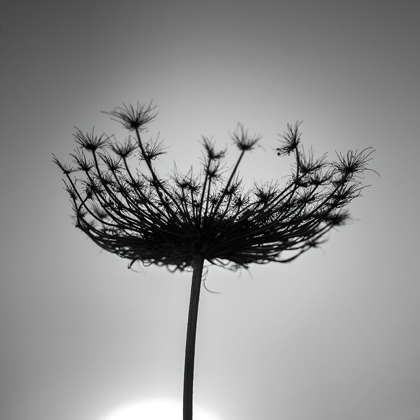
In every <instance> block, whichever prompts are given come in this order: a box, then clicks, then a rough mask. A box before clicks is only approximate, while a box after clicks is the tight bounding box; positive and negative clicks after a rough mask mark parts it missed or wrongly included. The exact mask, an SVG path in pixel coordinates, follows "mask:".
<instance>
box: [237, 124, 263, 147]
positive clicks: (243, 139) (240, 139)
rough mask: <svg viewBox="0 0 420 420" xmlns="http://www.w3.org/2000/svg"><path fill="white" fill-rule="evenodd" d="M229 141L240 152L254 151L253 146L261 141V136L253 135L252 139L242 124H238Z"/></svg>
mask: <svg viewBox="0 0 420 420" xmlns="http://www.w3.org/2000/svg"><path fill="white" fill-rule="evenodd" d="M231 139H232V140H233V142H234V143H235V144H236V146H237V148H238V149H239V150H241V151H244V152H245V151H248V150H252V149H254V147H255V145H256V144H257V143H258V142H259V141H260V140H261V136H259V135H257V134H254V135H253V136H252V137H251V136H250V135H249V134H248V130H245V128H244V126H243V125H242V124H238V126H237V127H236V130H235V131H234V132H233V134H231Z"/></svg>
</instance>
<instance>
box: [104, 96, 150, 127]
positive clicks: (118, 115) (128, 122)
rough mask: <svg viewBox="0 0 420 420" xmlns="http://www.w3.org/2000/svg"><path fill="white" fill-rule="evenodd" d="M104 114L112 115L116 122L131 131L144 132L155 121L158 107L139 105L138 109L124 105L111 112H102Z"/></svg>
mask: <svg viewBox="0 0 420 420" xmlns="http://www.w3.org/2000/svg"><path fill="white" fill-rule="evenodd" d="M102 112H103V113H104V114H108V115H111V116H112V117H114V118H112V119H113V120H114V121H118V122H120V123H121V124H122V125H123V126H124V127H125V128H126V129H127V130H129V131H135V130H139V131H143V130H145V128H146V125H147V124H148V123H149V122H151V121H153V120H154V119H155V118H156V116H157V112H156V106H153V105H152V102H150V103H149V105H140V104H139V103H137V107H136V108H134V106H133V105H126V104H123V106H122V107H117V108H115V109H114V110H113V111H111V112H105V111H102Z"/></svg>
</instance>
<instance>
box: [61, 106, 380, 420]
mask: <svg viewBox="0 0 420 420" xmlns="http://www.w3.org/2000/svg"><path fill="white" fill-rule="evenodd" d="M107 114H109V115H111V116H112V117H113V119H115V120H117V121H119V122H121V123H122V124H123V126H124V127H125V128H126V129H127V130H128V131H129V132H130V133H132V134H131V135H130V137H129V138H128V139H127V140H126V141H125V142H124V143H119V142H118V141H116V140H115V139H114V138H113V137H108V136H106V135H105V134H102V135H97V134H95V133H94V132H93V131H92V132H91V133H86V134H85V133H83V132H82V131H80V130H78V129H77V131H76V134H75V135H74V137H75V140H76V142H77V143H78V145H79V147H78V149H76V151H75V152H74V153H73V154H71V156H72V160H73V166H71V165H68V164H65V163H61V162H60V161H59V160H58V159H57V158H56V157H55V156H54V162H55V163H56V164H57V165H58V166H59V167H60V168H61V170H62V172H63V173H64V175H65V176H66V179H67V180H65V181H64V183H65V189H66V190H67V192H68V193H69V195H70V199H71V202H72V206H73V211H74V217H75V220H76V227H78V228H79V229H81V230H82V231H83V232H84V233H86V234H87V235H88V236H89V237H90V238H91V239H92V240H93V241H94V242H95V243H96V244H98V245H99V246H100V247H101V248H103V249H105V250H107V251H109V252H112V253H114V254H117V255H119V256H120V257H123V258H127V259H128V260H129V261H130V263H129V267H131V266H132V265H133V263H134V262H136V261H140V262H142V263H143V264H145V265H149V264H156V265H159V266H166V267H167V268H169V269H170V270H171V271H175V270H181V271H184V270H187V269H190V270H192V272H193V274H192V285H191V295H190V306H189V314H188V325H187V338H186V349H185V370H184V400H183V402H184V417H183V418H184V420H191V419H192V407H193V373H194V353H195V337H196V328H197V315H198V303H199V297H200V288H201V281H202V273H203V265H204V261H207V262H209V263H210V264H214V265H218V266H221V267H224V268H228V269H231V270H235V269H237V268H241V267H242V268H246V269H247V268H248V267H249V265H250V264H251V263H256V264H266V263H269V262H280V263H287V262H290V261H292V260H294V259H295V258H297V257H298V256H299V255H301V254H302V253H304V252H305V251H307V250H309V249H311V248H314V247H317V246H318V245H320V244H321V243H323V242H325V237H326V233H327V232H329V231H330V230H331V229H333V228H335V227H338V226H342V225H344V224H345V223H346V222H347V221H348V220H349V213H348V212H347V210H346V209H345V207H346V206H347V205H348V204H349V203H350V202H351V201H352V200H353V199H354V198H355V197H358V196H359V195H360V192H361V190H362V189H363V188H365V186H363V185H362V183H361V181H360V176H361V175H362V174H363V172H364V171H365V170H369V169H367V167H366V165H367V163H368V162H369V161H370V160H371V157H370V156H371V154H372V153H373V150H372V149H371V148H367V149H364V150H362V151H361V152H358V151H357V150H356V151H349V152H348V153H347V155H341V154H337V160H336V161H335V162H331V163H329V162H327V160H326V155H324V156H322V157H321V158H317V159H315V158H314V156H313V154H312V152H309V153H305V151H304V149H303V147H302V145H301V135H300V133H299V125H300V123H296V124H295V125H294V126H291V125H288V126H287V131H286V132H284V133H283V135H282V136H281V142H282V144H281V146H280V147H279V148H277V149H275V150H276V152H277V155H278V156H285V155H292V156H294V164H293V166H292V170H291V175H290V177H289V178H288V180H287V181H286V182H285V185H284V186H283V187H282V188H280V186H279V185H278V183H277V182H270V183H266V184H261V185H259V184H254V186H253V187H252V188H251V189H250V190H248V191H244V188H243V185H242V181H241V180H240V178H239V175H238V167H239V164H240V163H241V160H242V158H243V157H244V155H245V153H247V152H250V151H251V150H253V149H254V148H255V147H256V146H257V144H258V142H259V141H260V137H259V136H250V135H249V134H248V132H247V131H246V130H245V129H244V127H243V126H242V125H238V127H237V129H236V131H235V132H234V133H233V134H232V135H231V138H232V140H233V143H234V144H235V145H236V147H237V148H238V150H239V158H238V160H237V161H236V164H235V165H234V167H233V169H232V170H231V171H230V174H229V175H228V176H227V177H225V176H223V173H224V172H223V167H222V163H223V162H224V160H225V154H226V150H222V151H216V149H215V145H214V143H212V142H211V141H210V140H209V139H208V138H206V137H203V138H202V141H203V143H202V144H203V147H204V160H203V162H202V169H201V171H200V173H199V174H197V175H194V174H193V171H192V170H191V171H190V172H189V173H187V174H186V175H182V174H179V173H178V172H177V171H176V170H175V171H174V173H173V174H172V175H170V176H168V177H167V178H166V179H162V178H161V177H160V176H159V175H158V173H157V171H156V170H155V168H154V166H153V160H154V159H156V158H157V157H158V156H160V155H162V154H164V153H165V151H164V147H163V143H162V142H159V141H158V140H150V141H147V142H146V141H144V140H143V139H142V132H143V131H144V129H145V128H146V126H147V124H148V123H149V122H151V121H152V120H154V118H155V117H156V115H157V113H156V112H155V107H153V106H152V104H150V105H148V106H144V105H142V106H141V105H138V106H137V107H133V106H126V105H124V106H123V107H120V108H116V109H114V110H113V111H112V112H109V113H107ZM133 160H134V162H135V163H136V164H137V165H138V166H139V169H138V168H136V169H135V170H133V169H132V167H131V165H130V163H132V161H133ZM73 173H81V174H82V178H77V177H76V176H75V175H73Z"/></svg>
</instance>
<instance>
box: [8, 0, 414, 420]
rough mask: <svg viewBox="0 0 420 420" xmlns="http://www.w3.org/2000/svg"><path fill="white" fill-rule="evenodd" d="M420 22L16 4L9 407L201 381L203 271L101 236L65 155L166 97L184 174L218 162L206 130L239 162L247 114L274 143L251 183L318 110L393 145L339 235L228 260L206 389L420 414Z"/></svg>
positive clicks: (61, 409) (64, 415)
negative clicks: (179, 267)
mask: <svg viewBox="0 0 420 420" xmlns="http://www.w3.org/2000/svg"><path fill="white" fill-rule="evenodd" d="M419 21H420V2H419V1H416V0H414V1H404V0H399V1H368V0H367V1H366V0H365V1H360V2H357V1H315V0H314V1H296V0H294V1H280V0H277V1H261V0H260V1H258V2H257V1H255V2H247V1H228V0H224V1H219V0H216V1H215V0H212V1H194V2H193V1H159V0H154V1H124V0H122V1H121V0H120V1H114V2H105V1H86V0H84V1H75V0H71V1H59V0H54V1H44V0H38V1H18V0H15V1H3V2H2V4H1V7H0V62H1V66H0V72H1V73H0V75H1V77H0V83H1V88H0V89H1V90H0V118H1V124H0V135H1V137H0V139H1V149H0V151H1V154H0V159H1V162H0V171H1V174H0V188H1V190H0V215H1V219H0V220H1V231H0V244H1V245H0V246H1V249H0V258H1V263H0V418H1V419H4V420H22V419H31V420H57V419H59V420H75V419H77V420H100V419H101V418H102V417H103V416H104V415H105V414H107V413H109V412H110V411H112V410H114V409H115V408H117V407H119V406H121V405H124V404H125V403H127V402H130V401H135V400H147V399H148V398H157V397H162V398H164V397H168V398H178V399H181V398H182V382H183V363H184V360H183V359H184V345H185V330H186V320H187V310H188V299H189V287H190V281H191V279H190V274H188V273H184V274H171V273H169V272H168V271H166V270H165V269H163V268H141V269H140V268H139V269H140V274H138V273H134V272H132V271H129V270H127V268H126V267H127V261H124V260H122V259H119V258H118V257H115V256H113V255H110V254H106V253H100V250H99V248H97V247H96V245H94V244H93V242H91V241H90V240H89V239H87V238H86V237H85V236H84V235H83V234H82V233H81V232H80V231H79V230H77V229H75V228H74V226H73V222H72V220H71V219H70V214H71V208H70V203H69V201H68V196H67V194H66V193H65V191H63V189H62V182H61V174H60V171H59V169H58V168H57V167H56V166H55V165H53V163H52V162H51V159H52V155H51V153H55V154H56V155H57V157H59V158H60V159H61V160H63V161H69V159H70V158H69V157H68V154H69V153H70V152H72V151H73V149H74V147H75V143H74V140H73V138H72V133H73V132H74V130H75V129H74V126H77V127H79V128H80V129H82V130H83V131H89V130H90V129H91V128H92V127H93V126H95V127H96V129H97V131H98V132H102V131H106V132H107V133H108V134H113V133H115V134H117V135H119V136H120V137H119V138H120V140H123V139H124V133H123V132H122V129H121V127H120V125H118V124H117V123H115V122H113V121H111V120H110V119H109V118H108V116H107V115H105V114H101V113H100V111H101V110H105V111H109V110H112V109H113V108H114V107H115V106H118V105H120V104H121V103H122V102H133V103H136V102H137V101H140V102H141V103H148V102H149V101H150V100H153V101H154V103H155V104H156V105H158V108H159V110H160V114H159V118H158V119H157V120H156V122H155V123H153V124H152V125H150V131H149V134H148V135H150V136H155V135H157V134H158V133H159V132H160V136H161V138H164V139H165V140H166V143H167V146H171V147H170V148H169V149H168V154H167V155H166V156H165V157H163V158H162V159H161V163H160V164H161V165H163V166H164V167H165V168H167V170H168V171H169V170H171V169H172V168H173V161H177V165H178V167H179V168H180V169H181V170H184V169H185V170H187V169H188V168H189V166H190V165H191V164H194V166H195V167H196V168H197V169H198V167H199V166H198V165H199V159H198V158H199V157H200V156H201V146H200V143H199V140H200V136H201V135H207V136H209V137H210V136H214V139H215V140H217V142H218V144H219V146H220V147H224V146H225V145H227V146H229V147H230V149H229V152H230V153H229V159H230V160H229V161H230V162H231V163H233V162H234V159H235V158H236V157H237V151H236V150H235V149H234V148H233V147H231V141H230V140H229V135H228V132H232V131H233V130H234V129H235V127H236V124H237V123H238V122H242V123H244V124H245V126H246V127H247V128H249V130H250V132H252V133H254V132H257V133H259V134H261V135H263V140H262V141H261V145H263V146H264V149H265V150H264V149H262V148H258V149H256V150H255V151H253V152H252V153H250V154H248V155H247V156H246V159H245V161H244V164H243V165H242V166H241V167H242V174H243V175H244V177H245V180H246V181H247V182H248V181H251V182H252V178H253V177H254V178H255V179H256V180H258V181H259V180H262V181H264V180H270V179H277V178H280V177H281V176H283V175H284V174H285V173H288V167H289V164H290V163H291V160H290V159H287V158H283V159H280V158H278V157H277V156H276V155H275V153H273V151H272V148H275V147H277V146H278V142H277V138H278V135H277V134H278V133H282V132H283V130H284V129H285V128H286V124H287V123H288V122H290V123H294V122H295V121H296V120H297V119H299V120H303V124H302V126H301V129H302V132H303V142H304V144H305V145H306V146H307V147H310V146H311V145H312V146H313V149H314V152H315V154H316V155H321V154H323V153H324V152H327V151H328V152H329V156H330V158H331V159H333V158H334V157H335V150H337V151H340V152H343V153H345V152H347V150H348V149H356V148H358V149H359V150H360V149H363V148H364V147H368V146H372V147H374V148H375V149H377V151H376V152H375V154H374V160H373V161H372V162H371V167H372V168H374V169H376V170H377V171H378V172H379V173H380V175H381V178H379V177H378V176H376V175H375V174H374V173H368V174H367V177H366V183H369V184H372V186H371V187H370V188H367V189H366V190H364V192H363V197H362V198H359V199H357V200H356V201H354V202H353V204H352V205H351V208H350V210H351V212H352V215H353V217H354V218H355V219H357V221H356V222H354V223H353V224H352V225H349V226H346V227H344V228H341V229H340V230H339V231H338V232H334V233H332V234H331V235H330V240H329V242H328V243H327V244H326V245H325V246H323V248H322V250H313V251H312V252H308V253H307V254H305V255H304V256H302V257H300V258H299V259H297V260H296V261H295V262H293V263H292V264H289V265H268V266H262V267H258V266H255V267H253V268H252V269H251V271H250V272H249V273H247V272H243V273H242V275H241V276H239V275H238V273H236V274H235V273H231V272H226V271H223V270H222V269H218V268H211V269H210V271H209V274H208V281H207V282H206V285H207V287H208V288H210V289H211V290H213V291H218V292H221V293H222V294H219V295H215V294H210V293H207V292H205V291H203V293H202V299H201V306H200V314H199V320H198V324H199V326H198V328H199V329H198V337H197V340H198V341H197V353H196V372H195V394H194V395H195V401H196V403H197V404H200V405H201V406H202V407H205V408H207V409H208V410H209V411H211V412H212V413H214V414H215V415H217V416H218V417H219V418H220V420H257V419H258V420H259V419H263V420H277V419H279V420H283V419H284V420H307V419H311V420H355V419H357V420H415V419H420V356H419V355H420V322H419V320H420V304H419V302H420V281H419V275H418V272H419V269H418V258H419V257H418V255H419V253H418V251H419V233H420V232H419V218H418V216H419V204H420V200H419V187H418V181H419V175H418V173H419V172H418V165H419V163H418V162H419V153H420V142H419V132H420V131H419V130H420V100H419V98H420V83H419V74H420V52H419V51H420V50H419V39H420V29H419V28H420V25H419ZM164 172H165V171H163V172H162V171H161V173H162V174H164ZM249 185H251V184H250V183H249ZM251 275H252V277H251Z"/></svg>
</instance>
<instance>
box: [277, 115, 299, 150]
mask: <svg viewBox="0 0 420 420" xmlns="http://www.w3.org/2000/svg"><path fill="white" fill-rule="evenodd" d="M301 124H302V121H297V122H296V124H295V125H294V126H292V125H291V124H287V131H285V132H283V134H279V136H280V137H281V139H282V140H280V141H281V142H282V143H283V145H282V146H281V147H278V148H277V149H276V150H277V156H283V155H290V153H292V152H294V151H296V150H297V148H298V146H299V144H300V138H301V134H300V132H299V127H300V125H301Z"/></svg>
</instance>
